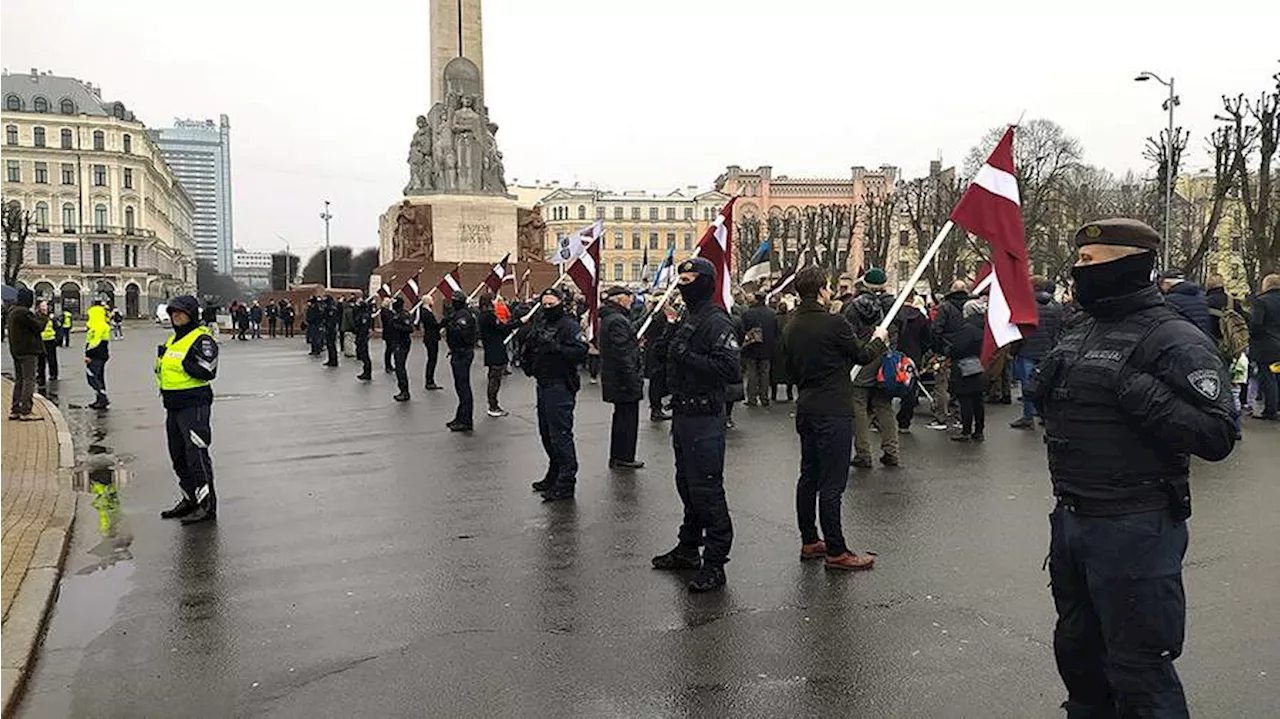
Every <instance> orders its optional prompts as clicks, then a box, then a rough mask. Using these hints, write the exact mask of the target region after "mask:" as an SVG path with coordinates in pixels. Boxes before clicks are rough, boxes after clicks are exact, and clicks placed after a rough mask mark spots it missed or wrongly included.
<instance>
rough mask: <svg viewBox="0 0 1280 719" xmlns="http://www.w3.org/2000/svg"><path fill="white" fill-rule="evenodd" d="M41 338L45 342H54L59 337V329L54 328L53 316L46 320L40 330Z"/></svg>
mask: <svg viewBox="0 0 1280 719" xmlns="http://www.w3.org/2000/svg"><path fill="white" fill-rule="evenodd" d="M40 339H42V340H44V341H45V342H52V341H54V340H56V339H58V331H57V330H56V329H54V328H53V318H52V317H51V318H49V319H47V320H45V322H44V329H43V330H40Z"/></svg>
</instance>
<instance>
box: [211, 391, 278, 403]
mask: <svg viewBox="0 0 1280 719" xmlns="http://www.w3.org/2000/svg"><path fill="white" fill-rule="evenodd" d="M275 396H276V393H275V392H228V393H223V392H219V393H218V396H217V401H219V402H227V401H234V400H238V399H270V398H272V397H275Z"/></svg>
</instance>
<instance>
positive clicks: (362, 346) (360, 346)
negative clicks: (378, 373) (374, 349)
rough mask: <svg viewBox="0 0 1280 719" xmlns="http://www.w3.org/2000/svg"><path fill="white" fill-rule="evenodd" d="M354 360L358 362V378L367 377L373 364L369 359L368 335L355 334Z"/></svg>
mask: <svg viewBox="0 0 1280 719" xmlns="http://www.w3.org/2000/svg"><path fill="white" fill-rule="evenodd" d="M356 359H358V360H360V366H361V369H360V376H362V377H368V376H369V373H370V372H372V371H373V362H372V361H370V359H369V335H368V334H367V333H366V334H363V335H361V334H356Z"/></svg>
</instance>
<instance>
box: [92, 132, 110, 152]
mask: <svg viewBox="0 0 1280 719" xmlns="http://www.w3.org/2000/svg"><path fill="white" fill-rule="evenodd" d="M93 149H95V150H105V149H107V136H106V135H104V134H102V130H94V131H93Z"/></svg>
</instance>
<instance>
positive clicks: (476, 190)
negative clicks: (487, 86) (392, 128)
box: [404, 57, 507, 195]
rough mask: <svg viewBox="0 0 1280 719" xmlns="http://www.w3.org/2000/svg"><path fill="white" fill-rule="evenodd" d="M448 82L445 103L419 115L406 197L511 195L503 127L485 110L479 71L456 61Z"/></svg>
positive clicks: (446, 70)
mask: <svg viewBox="0 0 1280 719" xmlns="http://www.w3.org/2000/svg"><path fill="white" fill-rule="evenodd" d="M442 79H443V82H444V87H445V95H444V100H443V101H441V102H438V103H436V104H435V105H434V106H433V107H432V108H431V110H430V111H429V112H428V113H427V114H426V115H425V116H423V115H420V116H418V130H417V131H416V132H415V133H414V135H413V139H412V140H411V141H410V143H409V184H408V185H406V186H405V188H404V194H406V195H427V194H432V193H454V194H467V195H506V193H507V182H506V178H505V172H506V170H505V167H504V166H503V163H502V153H501V152H500V151H499V150H498V143H497V140H496V135H497V132H498V125H497V123H495V122H493V121H492V120H490V119H489V108H487V107H485V105H484V97H483V95H482V93H481V90H480V71H479V69H478V68H476V66H475V64H474V63H472V62H471V61H470V60H468V59H466V58H465V57H456V58H454V59H453V60H450V61H449V64H448V65H446V66H445V68H444V77H443V78H442Z"/></svg>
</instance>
